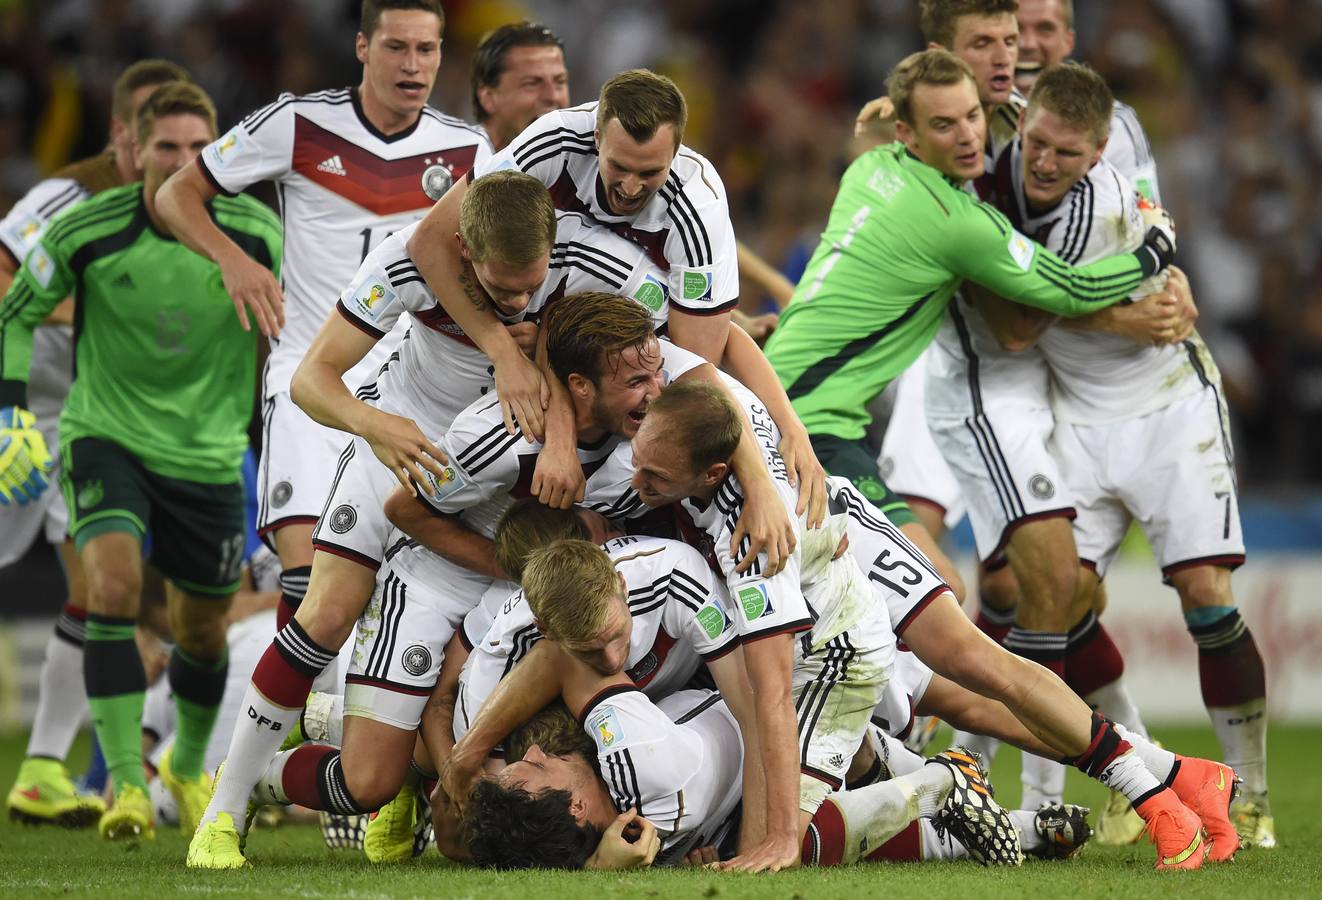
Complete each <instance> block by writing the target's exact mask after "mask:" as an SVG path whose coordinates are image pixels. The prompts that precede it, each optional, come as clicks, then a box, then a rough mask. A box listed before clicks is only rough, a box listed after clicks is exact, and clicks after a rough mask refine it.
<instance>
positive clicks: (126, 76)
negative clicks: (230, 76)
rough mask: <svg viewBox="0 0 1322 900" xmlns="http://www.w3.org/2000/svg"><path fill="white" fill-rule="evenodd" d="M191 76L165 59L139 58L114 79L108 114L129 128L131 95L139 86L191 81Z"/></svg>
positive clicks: (130, 122) (156, 85)
mask: <svg viewBox="0 0 1322 900" xmlns="http://www.w3.org/2000/svg"><path fill="white" fill-rule="evenodd" d="M192 80H193V76H191V75H189V74H188V70H187V69H185V68H184V67H183V66H180V65H176V64H175V63H172V62H170V61H169V60H166V59H140V60H138V61H137V62H135V63H134V64H133V65H131V66H129V67H128V68H127V69H125V70H124V71H123V72H120V73H119V77H118V78H116V79H115V92H114V94H113V96H112V97H111V100H110V114H111V115H112V116H114V117H115V118H116V119H118V120H119V121H121V122H123V123H124V124H125V125H127V126H129V127H130V128H131V127H132V126H133V95H134V93H136V92H137V91H138V90H139V89H140V88H145V87H160V86H161V85H163V84H169V83H171V82H172V81H188V82H191V81H192Z"/></svg>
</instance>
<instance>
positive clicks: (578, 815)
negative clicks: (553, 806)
mask: <svg viewBox="0 0 1322 900" xmlns="http://www.w3.org/2000/svg"><path fill="white" fill-rule="evenodd" d="M569 814H570V815H571V816H573V817H574V821H575V822H577V823H578V824H579V825H582V824H583V823H584V822H586V821H587V819H588V805H587V803H585V802H584V801H583V799H582V798H581V797H579V796H578V795H577V794H575V795H573V796H572V797H571V798H570V800H569Z"/></svg>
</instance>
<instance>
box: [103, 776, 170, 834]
mask: <svg viewBox="0 0 1322 900" xmlns="http://www.w3.org/2000/svg"><path fill="white" fill-rule="evenodd" d="M97 829H98V830H99V831H100V832H101V837H103V838H105V839H106V840H108V841H122V840H125V839H127V838H147V839H149V840H150V839H152V838H154V837H156V814H155V811H154V810H153V808H152V805H151V798H150V797H148V796H147V792H146V791H144V790H143V789H142V788H140V787H138V786H137V785H136V784H126V785H124V786H123V787H116V788H115V802H114V803H112V804H110V808H109V809H107V810H106V811H105V812H104V813H102V814H101V821H100V822H98V823H97Z"/></svg>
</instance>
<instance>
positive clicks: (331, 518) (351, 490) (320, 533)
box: [312, 436, 399, 569]
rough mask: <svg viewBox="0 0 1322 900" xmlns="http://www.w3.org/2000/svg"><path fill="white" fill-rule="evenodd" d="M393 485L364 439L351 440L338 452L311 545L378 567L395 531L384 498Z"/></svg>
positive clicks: (391, 478)
mask: <svg viewBox="0 0 1322 900" xmlns="http://www.w3.org/2000/svg"><path fill="white" fill-rule="evenodd" d="M397 484H399V481H398V480H397V479H396V478H395V476H394V475H392V474H391V473H390V470H389V469H387V468H386V467H385V466H383V465H382V464H381V460H379V459H377V458H376V454H375V453H373V452H372V448H371V446H370V445H369V444H368V443H367V441H365V440H363V439H362V438H360V437H357V436H355V437H353V438H352V439H351V440H350V442H349V444H348V445H347V446H346V447H344V448H343V452H342V453H341V454H340V459H339V463H338V465H337V467H336V470H335V478H334V481H333V482H332V483H331V489H330V496H329V497H328V498H327V499H326V512H325V513H324V514H323V515H322V516H321V518H320V519H318V520H317V526H316V528H314V529H313V531H312V545H313V546H314V547H316V548H317V549H318V550H323V551H325V552H327V553H333V554H335V555H336V556H342V557H344V558H346V559H351V560H353V561H354V562H357V563H361V564H362V565H364V566H367V567H368V568H369V569H377V568H380V566H381V560H382V557H383V556H384V554H385V551H386V542H387V541H388V540H389V538H390V532H391V530H392V529H393V528H394V526H393V525H391V524H390V520H389V519H388V518H386V510H385V506H386V499H387V498H389V497H390V494H391V493H392V492H393V491H394V490H395V485H397Z"/></svg>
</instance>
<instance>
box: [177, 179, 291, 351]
mask: <svg viewBox="0 0 1322 900" xmlns="http://www.w3.org/2000/svg"><path fill="white" fill-rule="evenodd" d="M214 196H216V189H215V187H213V186H212V184H211V183H210V182H209V181H207V179H206V176H205V175H203V174H202V168H201V164H200V163H194V164H193V165H189V166H184V167H183V168H182V169H180V170H179V171H178V172H176V173H174V174H173V175H171V176H170V178H169V179H167V180H166V182H165V183H164V184H163V185H161V188H160V190H159V191H157V192H156V198H155V203H156V210H157V212H158V213H159V214H160V216H161V218H162V219H163V220H165V223H166V225H168V226H169V228H170V232H171V233H172V234H173V235H174V236H175V237H176V238H178V239H179V241H180V243H182V244H183V245H184V246H185V247H187V248H188V249H190V250H192V251H193V252H194V253H197V254H200V255H201V256H204V257H205V258H207V259H209V260H211V261H212V262H214V263H215V264H216V265H218V266H220V277H221V280H222V281H223V282H224V284H225V292H226V293H227V294H229V295H230V299H231V300H233V301H234V310H235V312H236V313H238V316H239V323H240V324H241V325H242V326H243V329H244V331H247V330H249V329H250V328H251V326H250V325H249V323H248V310H251V311H252V314H253V316H254V318H256V319H257V327H258V328H259V329H261V332H262V334H264V335H267V336H268V337H277V336H279V334H280V327H281V326H282V325H284V323H285V299H284V292H283V291H281V290H280V283H279V282H278V281H276V278H275V275H273V274H272V273H271V270H270V269H268V268H266V267H265V266H263V265H262V264H261V263H259V262H257V261H256V260H254V259H253V258H252V257H250V256H248V254H247V253H245V252H244V251H243V250H242V249H241V248H240V247H239V245H238V244H236V243H234V241H233V240H231V239H230V238H229V237H227V236H226V235H225V233H224V232H223V231H221V230H220V229H219V228H217V227H216V223H215V222H214V221H212V219H211V216H210V214H208V213H207V208H206V202H207V201H208V200H210V199H211V198H212V197H214Z"/></svg>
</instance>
